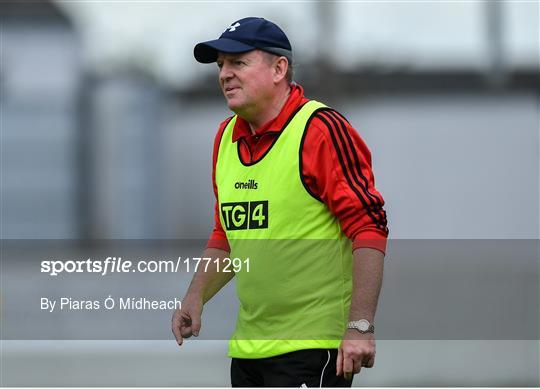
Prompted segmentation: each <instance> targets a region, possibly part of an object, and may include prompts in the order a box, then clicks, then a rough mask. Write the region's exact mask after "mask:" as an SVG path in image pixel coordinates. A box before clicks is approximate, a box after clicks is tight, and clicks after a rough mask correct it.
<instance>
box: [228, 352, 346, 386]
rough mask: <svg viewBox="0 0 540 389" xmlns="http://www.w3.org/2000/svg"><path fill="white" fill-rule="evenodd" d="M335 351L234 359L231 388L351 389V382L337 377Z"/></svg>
mask: <svg viewBox="0 0 540 389" xmlns="http://www.w3.org/2000/svg"><path fill="white" fill-rule="evenodd" d="M336 359H337V350H336V349H331V350H322V349H311V350H300V351H294V352H292V353H287V354H282V355H277V356H275V357H270V358H261V359H240V358H233V359H232V362H231V384H232V386H233V387H246V386H281V387H284V386H286V387H295V388H300V387H308V388H313V387H321V386H323V387H324V386H326V387H332V386H333V387H337V386H339V387H350V386H351V385H352V380H346V379H345V378H343V376H339V377H337V376H336Z"/></svg>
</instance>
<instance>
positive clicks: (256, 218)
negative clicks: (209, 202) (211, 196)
mask: <svg viewBox="0 0 540 389" xmlns="http://www.w3.org/2000/svg"><path fill="white" fill-rule="evenodd" d="M221 216H222V217H223V221H224V222H225V228H226V229H227V230H228V231H231V230H255V229H261V228H268V201H267V200H264V201H249V202H248V201H245V202H240V203H223V204H221Z"/></svg>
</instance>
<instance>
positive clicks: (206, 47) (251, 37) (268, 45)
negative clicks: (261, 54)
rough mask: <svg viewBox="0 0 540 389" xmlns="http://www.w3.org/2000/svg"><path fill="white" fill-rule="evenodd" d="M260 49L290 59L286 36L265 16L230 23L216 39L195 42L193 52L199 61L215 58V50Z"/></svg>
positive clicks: (226, 51)
mask: <svg viewBox="0 0 540 389" xmlns="http://www.w3.org/2000/svg"><path fill="white" fill-rule="evenodd" d="M255 49H260V50H263V51H266V52H269V53H272V54H277V55H282V56H284V57H286V58H287V59H288V60H289V63H290V62H291V61H292V48H291V44H290V42H289V39H288V38H287V36H286V35H285V33H284V32H283V30H282V29H281V28H279V27H278V26H277V25H276V24H275V23H272V22H271V21H269V20H266V19H264V18H254V17H249V18H244V19H240V20H237V21H236V22H234V23H232V24H231V25H230V26H229V27H227V29H226V30H225V31H224V32H223V34H221V36H220V37H219V39H214V40H212V41H207V42H201V43H198V44H197V45H196V46H195V49H194V50H193V54H194V55H195V59H196V60H197V61H199V62H201V63H212V62H216V60H217V56H218V52H219V51H221V52H223V53H231V54H236V53H245V52H247V51H251V50H255Z"/></svg>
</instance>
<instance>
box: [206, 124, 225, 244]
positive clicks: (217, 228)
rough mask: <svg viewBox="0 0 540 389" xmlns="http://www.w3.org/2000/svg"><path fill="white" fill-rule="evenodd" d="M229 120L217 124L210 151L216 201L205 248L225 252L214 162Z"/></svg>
mask: <svg viewBox="0 0 540 389" xmlns="http://www.w3.org/2000/svg"><path fill="white" fill-rule="evenodd" d="M229 120H231V118H228V119H227V120H225V121H224V122H222V123H221V124H220V125H219V130H218V132H217V134H216V137H215V139H214V149H213V151H212V186H213V189H214V196H215V197H216V202H215V205H214V229H213V230H212V233H211V234H210V238H209V239H208V243H207V244H206V248H208V249H209V248H214V249H220V250H224V251H227V252H230V251H231V247H230V246H229V241H228V240H227V235H226V234H225V230H223V226H222V225H221V220H220V219H219V210H218V193H217V186H216V162H217V155H218V151H219V144H220V142H221V138H222V136H223V132H224V131H225V127H226V126H227V124H228V123H229Z"/></svg>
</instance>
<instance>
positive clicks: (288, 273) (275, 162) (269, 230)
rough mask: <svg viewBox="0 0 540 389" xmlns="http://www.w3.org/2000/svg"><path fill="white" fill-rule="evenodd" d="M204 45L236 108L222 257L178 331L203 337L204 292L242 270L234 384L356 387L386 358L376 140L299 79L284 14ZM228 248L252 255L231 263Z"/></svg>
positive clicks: (222, 149) (204, 275) (193, 292)
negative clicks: (372, 146)
mask: <svg viewBox="0 0 540 389" xmlns="http://www.w3.org/2000/svg"><path fill="white" fill-rule="evenodd" d="M194 55H195V58H196V59H197V61H199V62H201V63H213V62H217V65H218V67H219V83H220V86H221V89H222V92H223V94H224V96H225V99H226V100H227V105H228V107H229V108H230V109H231V110H232V111H233V112H234V113H235V114H236V115H235V116H233V117H232V118H229V119H227V120H225V121H224V122H223V123H222V124H221V126H220V128H219V131H218V134H217V136H216V140H215V143H214V155H213V171H212V178H213V183H214V192H215V195H216V207H215V228H214V231H213V233H212V235H211V237H210V240H209V242H208V245H207V248H206V250H205V253H204V256H205V257H209V258H212V259H213V261H212V262H211V264H212V266H210V268H208V269H206V271H202V269H200V271H198V272H196V273H195V275H194V277H193V280H192V282H191V285H190V287H189V289H188V291H187V293H186V295H185V297H184V299H183V302H182V309H180V310H177V311H176V312H175V313H174V315H173V319H172V330H173V333H174V335H175V337H176V340H177V342H178V344H179V345H181V344H182V342H183V339H184V338H188V337H190V336H191V335H194V336H198V334H199V331H200V328H201V313H202V310H203V305H204V303H206V302H207V301H208V300H209V299H211V298H212V296H214V295H215V294H216V293H217V292H218V291H219V290H220V289H221V288H222V287H223V286H224V285H225V284H227V283H228V282H229V281H230V280H231V279H232V278H233V277H236V283H237V292H238V296H239V299H240V309H239V313H238V318H237V326H236V330H235V333H234V334H233V336H232V339H231V340H230V342H229V356H230V357H232V363H231V381H232V385H233V386H295V387H301V386H307V387H310V386H351V385H352V376H353V374H356V373H359V372H360V370H361V368H362V367H367V368H370V367H372V366H373V364H374V361H375V340H374V335H373V332H374V325H373V322H374V316H375V310H376V306H377V300H378V296H379V292H380V288H381V282H382V272H383V259H384V251H385V246H386V238H387V236H388V229H387V227H386V214H385V212H384V210H383V208H382V206H383V204H384V201H383V199H382V197H381V195H380V194H379V193H378V192H377V190H376V189H375V187H374V178H373V173H372V171H371V156H370V152H369V149H368V148H367V146H366V145H365V144H364V142H363V141H362V139H361V138H360V137H359V135H358V134H357V133H356V131H355V130H354V129H353V128H352V127H351V125H350V124H349V123H348V122H347V121H346V120H345V119H344V118H343V116H341V115H340V114H339V113H337V112H336V111H334V110H333V109H330V108H328V107H326V106H324V105H323V104H321V103H319V102H316V101H313V100H308V99H307V98H305V97H304V95H303V89H302V87H300V86H299V85H298V84H296V83H294V82H292V49H291V45H290V43H289V40H288V38H287V37H286V35H285V33H284V32H283V31H282V30H281V29H280V28H279V27H278V26H277V25H275V24H274V23H272V22H270V21H267V20H265V19H263V18H252V17H250V18H244V19H241V20H238V21H236V22H234V23H232V24H231V25H230V26H229V27H228V28H227V29H226V30H225V31H224V32H223V34H222V35H221V36H220V38H219V39H217V40H212V41H208V42H203V43H199V44H197V45H196V46H195V49H194ZM351 242H352V243H351ZM228 257H238V258H240V259H242V260H245V259H246V258H249V261H250V262H249V266H245V267H243V268H242V269H239V270H238V271H237V272H236V273H230V272H224V271H222V270H223V268H224V265H225V261H226V259H225V258H228ZM244 263H245V262H244Z"/></svg>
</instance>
